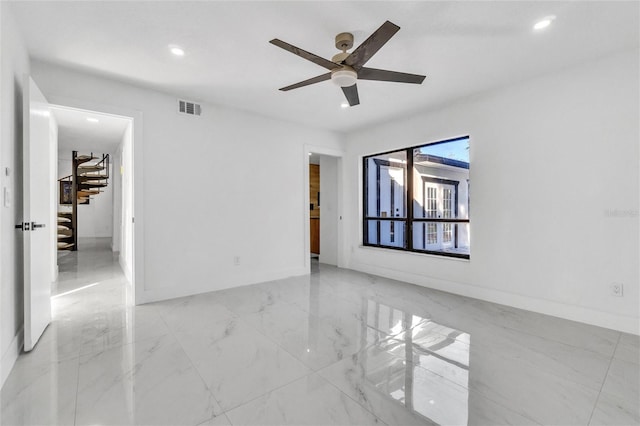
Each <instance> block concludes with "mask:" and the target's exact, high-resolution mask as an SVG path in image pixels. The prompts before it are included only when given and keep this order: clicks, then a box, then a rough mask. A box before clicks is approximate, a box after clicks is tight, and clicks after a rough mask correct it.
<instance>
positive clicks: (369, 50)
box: [344, 21, 400, 71]
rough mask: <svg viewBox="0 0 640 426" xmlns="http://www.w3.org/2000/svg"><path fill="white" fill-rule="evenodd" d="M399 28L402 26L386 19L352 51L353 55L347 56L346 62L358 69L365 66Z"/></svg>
mask: <svg viewBox="0 0 640 426" xmlns="http://www.w3.org/2000/svg"><path fill="white" fill-rule="evenodd" d="M399 29H400V27H399V26H397V25H396V24H393V23H391V22H389V21H386V22H385V23H384V24H382V26H380V28H378V29H377V30H376V31H374V33H373V34H371V35H370V36H369V38H368V39H366V40H365V41H363V42H362V44H361V45H360V46H358V48H357V49H356V50H354V51H353V52H351V55H349V56H347V58H346V59H345V60H344V63H345V64H346V65H349V66H350V67H353V68H355V69H356V71H357V70H358V69H360V68H361V67H363V66H364V64H366V63H367V61H368V60H369V59H371V57H372V56H373V55H375V54H376V52H377V51H378V50H380V48H381V47H382V46H384V44H385V43H386V42H388V41H389V39H390V38H391V37H393V35H394V34H395V33H397V32H398V30H399Z"/></svg>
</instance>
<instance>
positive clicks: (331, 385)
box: [0, 241, 640, 425]
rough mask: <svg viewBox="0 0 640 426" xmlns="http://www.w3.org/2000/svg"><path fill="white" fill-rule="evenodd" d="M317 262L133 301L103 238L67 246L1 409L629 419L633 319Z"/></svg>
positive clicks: (338, 420)
mask: <svg viewBox="0 0 640 426" xmlns="http://www.w3.org/2000/svg"><path fill="white" fill-rule="evenodd" d="M313 262H314V263H313V266H312V273H311V275H309V276H303V277H295V278H288V279H283V280H278V281H272V282H267V283H261V284H257V285H252V286H247V287H242V288H237V289H231V290H224V291H218V292H212V293H207V294H202V295H197V296H191V297H185V298H181V299H174V300H169V301H165V302H160V303H154V304H148V305H143V306H135V307H134V306H131V305H130V303H129V301H130V295H129V294H128V292H127V285H126V283H125V280H124V278H123V276H122V273H121V272H120V270H119V267H118V265H117V261H116V259H115V257H114V256H113V255H112V254H111V253H110V251H109V250H108V244H106V243H105V242H104V241H95V242H93V243H92V244H89V245H88V246H85V250H82V251H80V252H77V253H67V254H64V255H63V258H61V259H60V264H61V273H60V282H59V283H58V285H57V287H56V288H55V289H54V293H55V296H54V297H53V298H52V306H53V311H54V321H53V323H52V324H51V325H50V326H49V327H48V328H47V330H46V331H45V334H44V335H43V337H42V338H41V341H40V342H39V343H38V345H37V347H36V348H35V350H34V351H32V352H31V353H28V354H23V355H21V356H20V358H19V359H18V361H17V362H16V365H15V367H14V369H13V371H12V372H11V374H10V376H9V378H8V379H7V382H6V383H5V385H4V387H3V388H2V391H1V395H0V396H1V410H2V411H1V412H0V423H1V424H2V425H44V424H61V425H98V424H100V425H134V424H135V425H161V424H162V425H258V424H268V425H276V424H277V425H282V424H290V425H301V424H311V425H329V424H338V425H350V424H357V425H361V424H362V425H364V424H380V425H385V424H386V425H424V424H426V425H432V424H442V425H463V424H485V425H502V424H505V425H506V424H513V425H529V424H544V425H588V424H593V425H632V424H640V410H639V403H638V401H639V400H640V395H639V391H638V389H639V382H640V355H639V351H640V348H639V347H640V340H639V338H638V336H632V335H629V334H624V333H619V332H616V331H612V330H607V329H603V328H598V327H593V326H588V325H585V324H581V323H576V322H571V321H565V320H561V319H557V318H553V317H549V316H544V315H539V314H535V313H532V312H527V311H522V310H518V309H514V308H509V307H505V306H500V305H495V304H491V303H487V302H482V301H478V300H474V299H469V298H464V297H460V296H455V295H452V294H448V293H444V292H439V291H434V290H429V289H426V288H422V287H417V286H413V285H410V284H407V283H402V282H398V281H393V280H388V279H385V278H380V277H375V276H370V275H367V274H363V273H359V272H354V271H349V270H343V269H338V268H335V267H330V266H325V265H319V264H317V261H313Z"/></svg>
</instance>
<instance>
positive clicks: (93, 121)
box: [87, 117, 100, 123]
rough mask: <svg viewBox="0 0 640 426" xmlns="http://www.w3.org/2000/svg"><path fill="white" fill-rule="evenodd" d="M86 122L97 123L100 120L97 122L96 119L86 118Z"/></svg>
mask: <svg viewBox="0 0 640 426" xmlns="http://www.w3.org/2000/svg"><path fill="white" fill-rule="evenodd" d="M87 121H88V122H89V123H98V122H99V121H100V120H98V119H97V118H93V117H87Z"/></svg>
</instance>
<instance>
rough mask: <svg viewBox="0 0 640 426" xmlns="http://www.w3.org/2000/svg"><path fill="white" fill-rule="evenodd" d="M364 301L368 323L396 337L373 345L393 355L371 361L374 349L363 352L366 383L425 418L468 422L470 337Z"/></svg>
mask: <svg viewBox="0 0 640 426" xmlns="http://www.w3.org/2000/svg"><path fill="white" fill-rule="evenodd" d="M363 303H366V306H367V320H366V327H368V328H371V329H373V330H376V331H378V332H387V331H388V332H390V334H391V335H393V337H390V338H387V339H384V340H381V341H379V342H376V344H375V345H374V348H377V349H380V350H383V351H385V352H387V353H390V354H392V355H393V356H394V359H391V360H390V361H389V362H387V363H383V364H379V363H377V362H375V360H374V362H371V363H369V362H368V359H367V358H368V356H369V355H370V354H372V352H373V353H375V351H372V350H368V351H364V352H363V353H362V359H361V363H362V366H363V367H364V376H365V380H366V382H367V383H369V384H370V385H371V386H373V387H374V388H375V389H376V390H377V391H379V392H380V393H381V394H383V395H385V396H386V397H387V398H389V399H392V400H394V401H397V403H399V404H402V405H403V406H404V408H406V409H407V410H409V411H410V412H414V413H416V414H418V415H419V416H421V417H423V418H424V420H425V421H426V422H434V423H438V424H466V423H467V420H468V398H469V392H468V387H469V347H470V344H471V336H470V335H469V334H468V333H465V332H463V331H460V330H455V329H452V328H449V327H446V326H444V325H441V324H438V323H436V322H434V321H432V320H429V319H426V318H422V317H420V316H418V315H413V314H411V313H409V312H406V311H402V310H400V309H396V308H394V307H392V306H389V305H386V304H383V303H380V302H377V301H374V300H367V299H365V300H363ZM374 358H375V356H374Z"/></svg>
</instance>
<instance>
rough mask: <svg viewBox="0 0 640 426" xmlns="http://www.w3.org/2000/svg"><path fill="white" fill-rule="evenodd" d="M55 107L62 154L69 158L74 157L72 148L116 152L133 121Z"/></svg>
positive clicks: (53, 109)
mask: <svg viewBox="0 0 640 426" xmlns="http://www.w3.org/2000/svg"><path fill="white" fill-rule="evenodd" d="M51 111H52V112H53V116H54V117H55V119H56V122H57V123H58V157H59V158H65V159H70V158H71V151H78V152H79V153H80V154H89V153H91V152H93V153H94V154H113V153H115V151H116V149H117V148H118V145H120V142H121V141H122V136H123V135H124V131H125V130H126V129H127V126H128V125H129V122H130V121H129V120H128V119H126V118H122V117H117V116H113V115H107V114H97V113H92V112H88V111H82V110H77V109H71V108H58V107H55V106H54V107H52V108H51ZM88 118H89V119H92V120H94V121H89V120H87V119H88ZM95 120H98V121H97V122H96V121H95Z"/></svg>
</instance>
